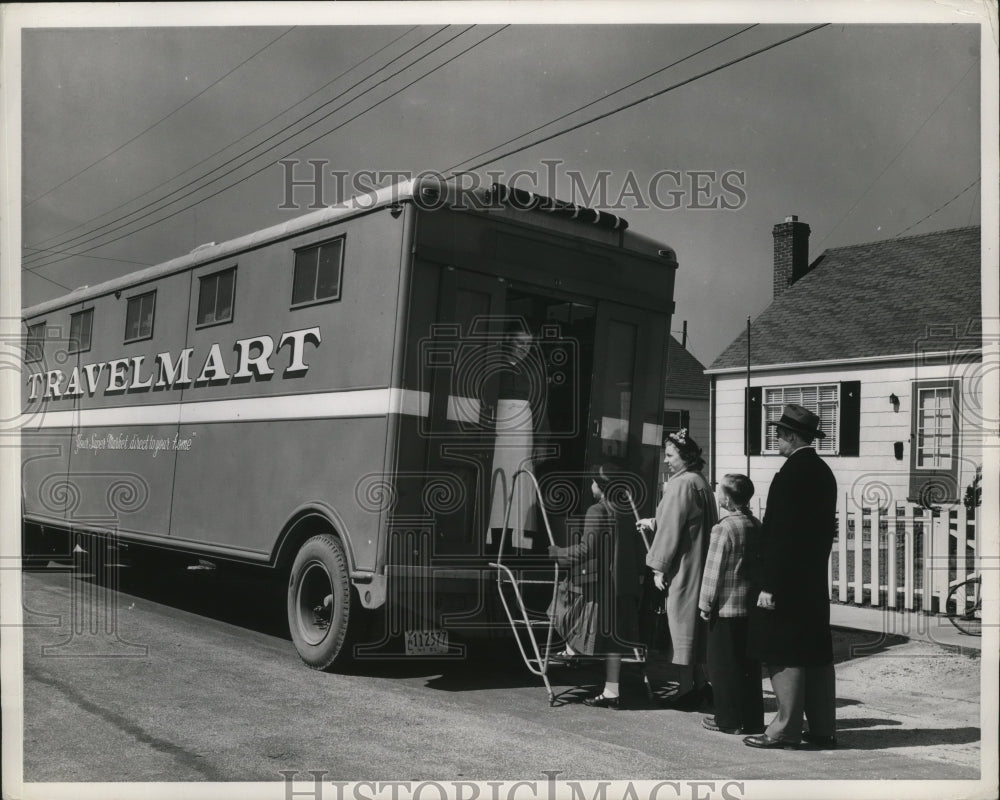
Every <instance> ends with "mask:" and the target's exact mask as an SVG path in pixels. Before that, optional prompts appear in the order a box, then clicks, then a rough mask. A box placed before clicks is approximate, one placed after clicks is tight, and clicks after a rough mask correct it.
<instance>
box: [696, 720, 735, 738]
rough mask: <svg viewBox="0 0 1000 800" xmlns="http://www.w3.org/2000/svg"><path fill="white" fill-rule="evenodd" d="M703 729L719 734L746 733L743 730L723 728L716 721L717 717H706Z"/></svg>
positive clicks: (702, 724) (703, 721)
mask: <svg viewBox="0 0 1000 800" xmlns="http://www.w3.org/2000/svg"><path fill="white" fill-rule="evenodd" d="M701 727H703V728H705V729H706V730H710V731H718V732H719V733H732V734H736V735H740V734H743V733H746V731H744V730H743V728H723V727H722V726H721V725H719V723H717V722H716V721H715V717H705V718H704V719H703V720H702V721H701Z"/></svg>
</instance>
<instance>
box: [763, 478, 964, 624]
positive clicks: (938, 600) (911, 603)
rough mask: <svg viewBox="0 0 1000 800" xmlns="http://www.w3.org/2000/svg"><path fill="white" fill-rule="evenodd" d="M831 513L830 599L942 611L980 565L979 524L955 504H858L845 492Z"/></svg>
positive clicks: (871, 605) (860, 603) (874, 606)
mask: <svg viewBox="0 0 1000 800" xmlns="http://www.w3.org/2000/svg"><path fill="white" fill-rule="evenodd" d="M759 512H760V517H759V518H763V512H764V509H763V507H760V508H759ZM837 518H838V528H839V533H838V536H837V539H836V540H835V541H834V543H833V552H832V553H831V554H830V563H829V565H828V568H827V576H828V581H829V586H830V593H831V594H830V596H831V599H832V600H833V602H841V603H851V604H854V605H859V606H867V607H871V608H887V609H895V610H905V611H923V612H924V613H928V614H937V613H941V614H943V613H945V611H946V604H947V600H948V592H949V591H950V589H951V587H952V586H954V585H955V584H957V583H961V582H962V581H964V580H966V579H968V578H971V577H973V575H975V574H976V571H977V569H978V567H979V553H980V549H979V540H980V526H979V525H978V524H977V522H978V520H977V519H976V518H975V516H970V515H969V513H968V512H967V511H966V508H965V506H964V505H962V504H960V503H959V504H957V505H951V506H941V507H939V508H938V509H937V510H935V511H931V510H929V509H925V508H922V507H920V506H918V505H915V504H912V503H907V504H905V505H896V506H894V507H889V508H884V507H882V508H880V507H871V508H859V507H858V506H857V505H856V504H855V503H854V502H853V501H850V500H849V499H848V497H847V496H846V495H845V496H844V497H843V498H842V499H841V501H840V504H839V508H838V511H837ZM958 602H959V603H962V602H964V598H962V597H959V598H958Z"/></svg>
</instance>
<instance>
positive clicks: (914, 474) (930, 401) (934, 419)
mask: <svg viewBox="0 0 1000 800" xmlns="http://www.w3.org/2000/svg"><path fill="white" fill-rule="evenodd" d="M958 408H959V383H958V381H956V380H942V381H929V382H923V383H915V384H914V385H913V416H912V431H911V434H912V437H913V438H912V442H913V447H912V449H911V453H910V499H911V500H913V501H914V502H920V503H923V504H925V505H934V504H936V503H942V502H957V499H958V443H959V427H958V426H959V420H960V415H959V413H958Z"/></svg>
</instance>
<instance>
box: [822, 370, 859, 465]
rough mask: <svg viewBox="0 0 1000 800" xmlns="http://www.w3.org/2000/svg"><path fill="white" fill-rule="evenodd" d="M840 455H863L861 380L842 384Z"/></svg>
mask: <svg viewBox="0 0 1000 800" xmlns="http://www.w3.org/2000/svg"><path fill="white" fill-rule="evenodd" d="M832 433H833V432H832V431H828V432H827V435H832ZM840 455H842V456H859V455H861V381H844V382H843V383H841V384H840Z"/></svg>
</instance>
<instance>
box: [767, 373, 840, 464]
mask: <svg viewBox="0 0 1000 800" xmlns="http://www.w3.org/2000/svg"><path fill="white" fill-rule="evenodd" d="M839 399H840V386H839V384H836V383H826V384H818V385H814V386H775V387H764V423H765V425H764V429H765V432H764V436H765V439H764V452H765V453H777V452H778V437H777V433H776V430H777V429H776V428H775V427H774V426H773V425H767V423H768V422H777V421H778V420H779V419H781V411H782V409H783V408H784V407H785V406H786V405H788V404H789V403H795V404H796V405H800V406H803V407H804V408H807V409H808V410H809V411H812V412H813V414H815V415H816V416H818V417H819V429H820V430H821V431H822V432H823V433H825V434H826V438H824V439H816V440H815V441H814V442H813V446H814V447H815V448H816V452H818V453H828V454H834V453H836V452H837V422H838V419H839V413H838V412H839Z"/></svg>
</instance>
